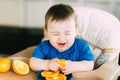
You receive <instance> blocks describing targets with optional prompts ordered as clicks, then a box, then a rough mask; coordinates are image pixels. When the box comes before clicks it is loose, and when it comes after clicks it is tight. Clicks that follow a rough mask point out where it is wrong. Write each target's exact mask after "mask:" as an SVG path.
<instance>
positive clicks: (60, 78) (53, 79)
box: [45, 74, 66, 80]
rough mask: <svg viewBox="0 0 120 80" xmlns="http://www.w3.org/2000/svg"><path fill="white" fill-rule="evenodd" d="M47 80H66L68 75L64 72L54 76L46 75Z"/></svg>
mask: <svg viewBox="0 0 120 80" xmlns="http://www.w3.org/2000/svg"><path fill="white" fill-rule="evenodd" d="M45 79H46V80H66V76H65V75H63V74H59V75H57V76H54V77H46V78H45Z"/></svg>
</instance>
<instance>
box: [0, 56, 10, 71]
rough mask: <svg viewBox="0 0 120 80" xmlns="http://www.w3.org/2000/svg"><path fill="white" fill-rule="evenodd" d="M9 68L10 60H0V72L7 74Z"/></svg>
mask: <svg viewBox="0 0 120 80" xmlns="http://www.w3.org/2000/svg"><path fill="white" fill-rule="evenodd" d="M10 67H11V62H10V59H8V58H0V72H7V71H9V69H10Z"/></svg>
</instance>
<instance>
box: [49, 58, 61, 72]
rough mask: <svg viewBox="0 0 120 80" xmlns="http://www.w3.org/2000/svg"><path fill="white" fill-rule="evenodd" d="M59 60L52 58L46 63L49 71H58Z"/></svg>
mask: <svg viewBox="0 0 120 80" xmlns="http://www.w3.org/2000/svg"><path fill="white" fill-rule="evenodd" d="M59 61H60V60H59V59H58V58H54V59H51V60H49V61H48V63H47V66H48V69H49V70H52V71H58V70H59V67H60V64H59V63H58V62H59Z"/></svg>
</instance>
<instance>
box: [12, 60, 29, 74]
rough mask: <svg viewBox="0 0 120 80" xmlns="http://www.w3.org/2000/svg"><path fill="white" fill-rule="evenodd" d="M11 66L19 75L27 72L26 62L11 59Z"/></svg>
mask: <svg viewBox="0 0 120 80" xmlns="http://www.w3.org/2000/svg"><path fill="white" fill-rule="evenodd" d="M12 68H13V71H14V72H15V73H16V74H19V75H24V74H28V73H29V66H28V64H26V63H25V62H23V61H20V60H15V61H13V64H12Z"/></svg>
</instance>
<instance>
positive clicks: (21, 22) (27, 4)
mask: <svg viewBox="0 0 120 80" xmlns="http://www.w3.org/2000/svg"><path fill="white" fill-rule="evenodd" d="M56 3H66V4H70V5H72V6H87V7H88V6H89V7H96V8H100V9H103V10H105V11H107V12H110V13H112V14H113V15H115V16H116V17H118V18H119V19H120V0H0V25H15V26H16V25H18V26H21V27H40V26H41V27H43V26H44V16H45V13H46V11H47V10H48V8H49V7H50V6H51V5H53V4H56Z"/></svg>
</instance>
